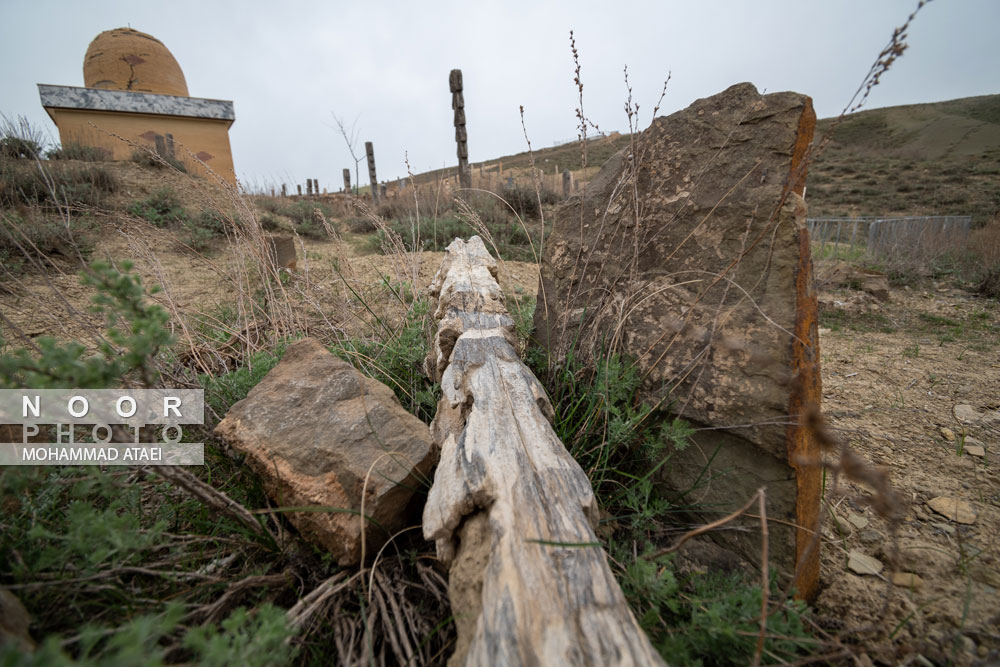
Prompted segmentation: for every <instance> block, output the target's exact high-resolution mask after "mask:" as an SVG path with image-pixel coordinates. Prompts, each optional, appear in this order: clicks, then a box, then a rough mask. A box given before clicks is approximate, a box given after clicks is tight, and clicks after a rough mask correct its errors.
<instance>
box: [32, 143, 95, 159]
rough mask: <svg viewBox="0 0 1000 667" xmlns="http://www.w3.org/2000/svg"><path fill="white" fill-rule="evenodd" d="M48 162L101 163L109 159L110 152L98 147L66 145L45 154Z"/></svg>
mask: <svg viewBox="0 0 1000 667" xmlns="http://www.w3.org/2000/svg"><path fill="white" fill-rule="evenodd" d="M45 157H46V158H48V159H49V160H80V161H81V162H103V161H105V160H110V159H111V154H110V151H108V149H106V148H100V147H98V146H85V145H83V144H77V143H68V144H63V145H62V146H58V147H56V148H52V149H50V150H49V151H48V152H47V153H45Z"/></svg>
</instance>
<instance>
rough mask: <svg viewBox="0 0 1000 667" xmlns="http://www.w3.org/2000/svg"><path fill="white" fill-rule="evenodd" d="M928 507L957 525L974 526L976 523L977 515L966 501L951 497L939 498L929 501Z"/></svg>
mask: <svg viewBox="0 0 1000 667" xmlns="http://www.w3.org/2000/svg"><path fill="white" fill-rule="evenodd" d="M927 506H928V507H930V508H931V509H932V510H934V511H935V512H937V513H938V514H940V515H942V516H945V517H947V518H949V519H951V520H952V521H955V522H957V523H964V524H972V523H975V522H976V513H975V511H974V510H973V509H972V506H971V505H970V504H969V503H967V502H965V501H964V500H959V499H958V498H951V497H949V496H938V497H937V498H931V499H930V500H928V501H927Z"/></svg>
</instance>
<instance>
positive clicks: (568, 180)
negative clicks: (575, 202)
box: [563, 169, 573, 199]
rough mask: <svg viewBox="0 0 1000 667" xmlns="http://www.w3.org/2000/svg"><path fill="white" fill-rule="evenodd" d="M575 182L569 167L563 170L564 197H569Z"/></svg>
mask: <svg viewBox="0 0 1000 667" xmlns="http://www.w3.org/2000/svg"><path fill="white" fill-rule="evenodd" d="M572 183H573V174H571V173H569V169H567V170H566V171H564V172H563V199H566V198H568V197H569V194H570V188H571V187H572Z"/></svg>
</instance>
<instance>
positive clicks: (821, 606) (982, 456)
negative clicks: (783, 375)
mask: <svg viewBox="0 0 1000 667" xmlns="http://www.w3.org/2000/svg"><path fill="white" fill-rule="evenodd" d="M821 303H822V316H821V318H820V321H821V323H823V324H825V325H826V326H825V327H823V328H821V330H820V333H821V354H822V364H823V401H824V404H823V410H824V412H825V413H826V415H827V418H828V419H829V421H830V423H831V425H832V426H833V427H834V428H835V429H836V431H837V432H838V433H839V434H840V436H841V437H842V438H843V439H845V440H847V441H848V442H849V443H850V445H851V446H852V447H853V448H854V449H855V450H856V451H857V452H858V453H859V454H861V455H862V456H863V457H864V459H866V460H867V461H869V462H871V463H872V464H874V465H876V466H880V467H883V468H884V469H885V470H887V471H888V473H889V479H890V481H891V484H892V486H893V487H894V489H896V491H897V493H898V494H899V495H900V496H901V498H902V500H903V502H904V503H906V505H907V507H906V510H905V516H904V518H903V521H902V524H901V525H900V526H899V527H898V530H897V532H896V535H895V536H893V535H892V531H891V529H890V527H889V526H888V525H887V524H886V522H885V521H883V520H881V519H880V518H878V517H877V516H875V514H874V513H873V512H872V510H871V508H869V507H866V506H865V505H864V504H863V503H862V502H859V500H858V495H860V494H863V493H864V490H863V489H861V488H857V487H853V485H850V484H848V485H846V487H847V488H845V486H844V485H842V486H841V488H840V490H839V491H841V493H835V492H833V490H832V489H830V488H829V487H828V493H827V503H828V507H829V509H830V510H831V513H830V521H828V524H827V535H828V537H829V542H828V546H827V548H825V549H824V553H823V571H822V579H823V585H824V587H825V589H824V590H823V592H822V594H821V595H820V597H819V599H818V603H817V610H818V612H819V613H820V615H821V617H822V618H823V620H824V624H825V625H826V626H827V628H829V629H831V630H841V631H843V632H845V634H846V635H848V636H850V637H851V638H852V643H857V644H858V645H859V649H860V650H862V651H865V652H867V654H868V656H869V657H870V658H871V659H873V660H874V661H876V662H883V663H887V664H895V663H897V662H902V663H911V664H927V663H926V662H925V661H923V660H921V659H920V657H918V656H923V658H925V659H929V660H930V661H932V662H933V663H935V664H947V663H952V664H962V665H964V664H976V663H977V661H981V660H983V661H985V662H980V663H978V664H998V663H997V662H996V661H997V660H998V651H997V649H1000V631H998V628H1000V594H998V590H997V589H998V588H1000V549H998V534H1000V475H998V468H997V463H996V460H997V456H998V454H1000V410H998V408H1000V304H998V303H997V302H996V301H995V300H993V301H991V300H988V299H983V298H980V297H977V296H975V295H973V294H970V293H968V292H966V291H963V290H960V289H954V288H951V287H948V286H938V287H936V288H930V289H929V290H908V289H894V290H893V291H892V295H891V300H890V302H889V303H887V304H879V303H877V302H875V301H874V300H873V299H871V298H869V297H867V295H864V294H862V293H860V292H849V291H843V292H834V293H826V294H824V295H823V296H822V298H821ZM959 406H971V407H959ZM828 482H829V479H828ZM939 497H945V498H953V499H957V500H959V501H961V503H962V504H961V505H959V506H960V507H961V508H962V509H963V510H964V509H968V510H971V513H970V514H969V515H968V516H964V514H965V512H959V513H956V511H955V509H954V508H955V504H954V503H952V504H951V505H950V506H949V505H948V504H947V501H934V499H936V498H939ZM938 503H942V506H939V505H938ZM932 505H934V507H932ZM935 507H937V509H935ZM941 510H943V511H944V514H942V512H941ZM956 519H957V520H956ZM897 550H898V555H897ZM852 552H855V553H860V554H862V555H864V556H870V557H873V558H875V559H877V560H878V561H879V562H880V563H881V564H882V565H884V567H883V568H882V570H881V572H879V573H870V574H857V573H856V572H855V571H852V569H851V568H850V567H849V560H851V557H850V554H851V553H852ZM894 557H895V558H894ZM854 560H855V561H860V560H862V559H858V558H856V557H855V558H854ZM893 562H895V569H896V572H895V573H894V572H893V566H892V564H893ZM854 565H855V569H861V570H862V571H864V569H865V568H864V566H863V565H861V564H859V563H858V562H855V563H854ZM878 567H879V566H878V565H875V566H874V568H869V569H878ZM914 575H915V576H914Z"/></svg>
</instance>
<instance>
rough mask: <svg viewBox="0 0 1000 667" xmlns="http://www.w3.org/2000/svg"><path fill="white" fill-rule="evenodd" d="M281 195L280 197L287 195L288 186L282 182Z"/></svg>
mask: <svg viewBox="0 0 1000 667" xmlns="http://www.w3.org/2000/svg"><path fill="white" fill-rule="evenodd" d="M281 196H282V197H287V196H288V187H287V186H286V185H285V184H284V183H282V184H281Z"/></svg>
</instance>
